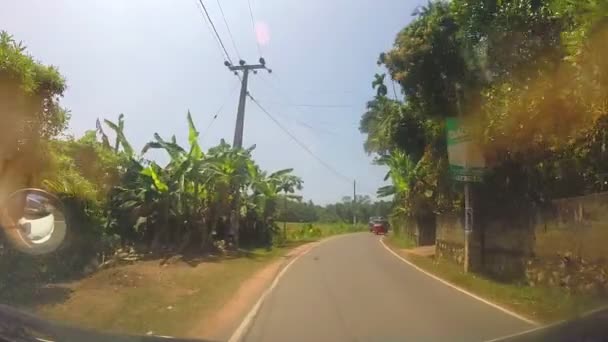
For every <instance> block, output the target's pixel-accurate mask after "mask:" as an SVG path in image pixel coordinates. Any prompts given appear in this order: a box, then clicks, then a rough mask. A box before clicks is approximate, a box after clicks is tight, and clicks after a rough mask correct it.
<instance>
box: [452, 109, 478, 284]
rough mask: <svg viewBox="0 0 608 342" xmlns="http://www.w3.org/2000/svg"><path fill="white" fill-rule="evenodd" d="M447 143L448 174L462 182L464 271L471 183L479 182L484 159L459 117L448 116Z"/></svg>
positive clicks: (466, 268) (470, 224) (470, 227)
mask: <svg viewBox="0 0 608 342" xmlns="http://www.w3.org/2000/svg"><path fill="white" fill-rule="evenodd" d="M446 127H447V135H448V136H447V145H448V159H449V162H450V175H451V177H452V179H453V180H455V181H457V182H464V271H465V273H466V272H468V271H469V264H470V261H469V247H470V240H471V233H473V201H472V198H471V197H472V193H471V184H472V183H477V182H481V180H482V177H483V173H484V171H485V160H484V158H483V154H482V152H481V149H480V148H479V146H478V145H477V144H475V142H474V141H473V139H472V137H471V135H470V133H469V132H468V130H467V129H466V127H464V124H463V122H462V119H461V118H448V119H447V120H446Z"/></svg>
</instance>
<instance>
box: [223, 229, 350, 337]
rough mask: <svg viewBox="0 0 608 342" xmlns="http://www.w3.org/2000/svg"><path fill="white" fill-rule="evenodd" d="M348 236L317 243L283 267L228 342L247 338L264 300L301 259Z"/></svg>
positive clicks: (336, 236) (332, 237)
mask: <svg viewBox="0 0 608 342" xmlns="http://www.w3.org/2000/svg"><path fill="white" fill-rule="evenodd" d="M346 235H348V234H343V235H335V236H331V237H329V238H327V239H324V240H321V241H319V242H317V243H316V244H315V245H313V246H312V247H311V248H309V249H308V250H306V251H304V252H303V253H302V254H300V255H298V256H296V257H295V258H293V260H291V261H290V262H289V263H288V264H287V265H286V266H285V267H283V269H282V270H281V271H280V272H279V274H277V276H276V277H275V278H274V280H273V281H272V284H270V287H268V288H267V289H266V291H264V293H262V296H261V297H260V299H258V301H257V302H256V303H255V305H254V306H253V308H251V310H250V311H249V312H248V313H247V315H246V316H245V318H244V319H243V321H242V322H241V324H240V325H239V326H238V328H236V330H235V331H234V333H233V334H232V336H231V337H230V339H229V340H228V342H239V341H241V339H242V338H243V336H245V334H246V333H247V330H248V329H249V327H250V325H251V323H252V322H253V320H254V319H255V316H256V315H257V314H258V311H260V308H261V307H262V303H264V300H265V299H266V297H267V296H268V295H269V294H270V293H271V292H272V290H273V289H274V288H275V287H276V286H277V285H278V284H279V281H280V280H281V278H282V277H283V275H284V274H285V273H286V272H287V270H288V269H289V268H290V267H291V265H293V264H294V263H295V262H296V261H298V260H299V259H300V258H301V257H303V256H305V255H306V254H308V252H310V251H312V250H313V249H315V248H317V247H319V246H320V245H321V244H323V243H325V242H327V241H329V240H333V239H334V238H338V237H342V236H346Z"/></svg>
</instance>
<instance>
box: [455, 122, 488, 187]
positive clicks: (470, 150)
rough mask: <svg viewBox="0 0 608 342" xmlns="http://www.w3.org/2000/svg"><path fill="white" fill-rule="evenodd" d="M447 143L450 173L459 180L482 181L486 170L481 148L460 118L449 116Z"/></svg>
mask: <svg viewBox="0 0 608 342" xmlns="http://www.w3.org/2000/svg"><path fill="white" fill-rule="evenodd" d="M446 127H447V135H448V136H447V145H448V159H449V162H450V174H451V176H452V179H454V180H456V181H459V182H481V180H482V178H483V174H484V172H485V170H486V164H485V160H484V158H483V154H482V153H481V149H480V148H479V146H478V145H477V144H476V143H475V142H474V141H473V139H472V138H471V135H470V133H469V132H468V131H467V129H466V128H465V127H464V125H463V124H462V120H461V119H459V118H448V119H447V120H446Z"/></svg>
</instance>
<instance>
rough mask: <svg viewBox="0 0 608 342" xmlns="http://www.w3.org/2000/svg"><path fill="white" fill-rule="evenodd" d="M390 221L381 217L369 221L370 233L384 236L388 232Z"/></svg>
mask: <svg viewBox="0 0 608 342" xmlns="http://www.w3.org/2000/svg"><path fill="white" fill-rule="evenodd" d="M388 228H389V224H388V221H387V220H386V219H384V218H381V217H373V218H372V219H370V221H369V231H370V232H372V233H374V234H376V235H380V234H382V235H384V234H386V233H387V232H388Z"/></svg>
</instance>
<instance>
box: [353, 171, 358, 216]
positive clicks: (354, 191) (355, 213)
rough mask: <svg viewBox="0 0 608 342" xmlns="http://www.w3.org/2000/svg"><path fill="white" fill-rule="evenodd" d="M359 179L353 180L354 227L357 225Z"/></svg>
mask: <svg viewBox="0 0 608 342" xmlns="http://www.w3.org/2000/svg"><path fill="white" fill-rule="evenodd" d="M356 209H357V181H356V180H353V228H355V226H356V225H357V212H356Z"/></svg>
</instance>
